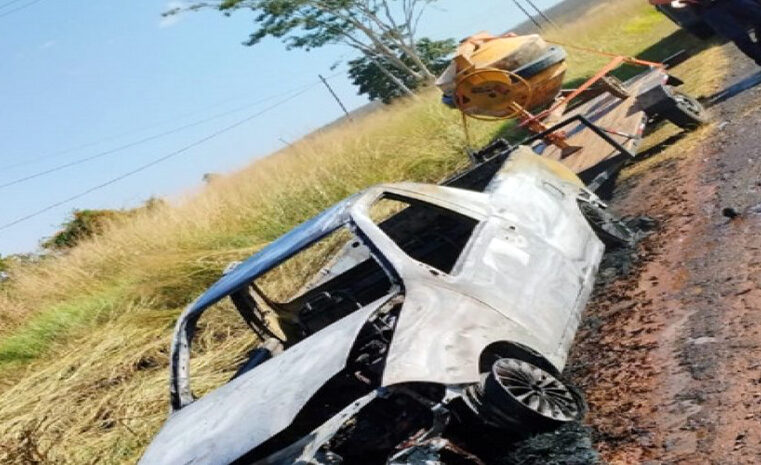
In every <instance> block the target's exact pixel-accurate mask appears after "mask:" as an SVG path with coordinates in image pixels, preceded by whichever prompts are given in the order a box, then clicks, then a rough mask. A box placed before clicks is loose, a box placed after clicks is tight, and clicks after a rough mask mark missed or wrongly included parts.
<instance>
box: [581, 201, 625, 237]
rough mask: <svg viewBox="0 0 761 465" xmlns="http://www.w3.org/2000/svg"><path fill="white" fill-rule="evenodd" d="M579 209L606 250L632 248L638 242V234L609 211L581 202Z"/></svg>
mask: <svg viewBox="0 0 761 465" xmlns="http://www.w3.org/2000/svg"><path fill="white" fill-rule="evenodd" d="M579 208H580V209H581V213H582V214H583V215H584V218H586V219H587V222H588V223H589V225H590V226H591V227H592V230H593V231H594V232H595V234H596V235H597V237H598V238H599V239H600V240H601V241H602V242H603V244H605V247H606V248H616V247H632V246H633V245H634V243H635V242H636V239H637V235H636V233H635V232H634V231H633V230H632V229H631V228H630V227H629V226H628V225H627V224H626V223H625V222H624V221H622V220H620V219H619V218H618V217H616V216H615V215H613V214H612V213H610V212H609V211H608V210H605V209H604V208H602V207H600V206H599V205H595V204H591V203H589V202H585V201H579Z"/></svg>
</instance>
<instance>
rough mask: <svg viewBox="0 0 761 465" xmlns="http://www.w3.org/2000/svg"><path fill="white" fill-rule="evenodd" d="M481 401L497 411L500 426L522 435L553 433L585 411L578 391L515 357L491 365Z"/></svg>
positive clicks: (581, 416) (581, 415)
mask: <svg viewBox="0 0 761 465" xmlns="http://www.w3.org/2000/svg"><path fill="white" fill-rule="evenodd" d="M483 402H484V404H486V405H488V406H489V407H490V409H491V410H492V411H494V410H495V409H496V410H497V411H498V412H499V417H501V419H502V421H501V422H500V423H501V426H503V427H507V428H508V429H511V430H513V432H515V433H517V434H521V435H523V434H526V433H528V434H539V433H545V432H549V431H554V430H556V429H558V428H560V427H561V426H563V425H566V424H568V423H571V422H575V421H579V420H581V419H582V418H584V415H585V414H586V412H587V405H586V402H585V401H584V398H583V396H582V395H581V394H580V393H579V391H578V390H577V389H575V388H572V387H570V386H568V385H567V384H566V383H564V382H563V381H561V380H560V379H558V378H557V377H555V376H553V375H551V374H550V373H548V372H547V371H545V370H542V369H541V368H539V367H537V366H536V365H533V364H531V363H528V362H526V361H523V360H519V359H514V358H502V359H499V360H497V361H496V362H494V365H493V366H492V370H491V372H490V373H489V374H488V375H487V377H486V380H485V381H484V385H483Z"/></svg>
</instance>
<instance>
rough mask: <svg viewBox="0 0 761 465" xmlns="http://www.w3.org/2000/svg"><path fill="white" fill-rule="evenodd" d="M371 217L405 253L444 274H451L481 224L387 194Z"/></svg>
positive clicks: (439, 208) (443, 209) (427, 205)
mask: <svg viewBox="0 0 761 465" xmlns="http://www.w3.org/2000/svg"><path fill="white" fill-rule="evenodd" d="M370 217H371V218H372V219H373V221H374V222H375V223H376V224H377V225H378V226H379V227H380V228H381V230H382V231H383V232H384V233H385V234H386V235H387V236H388V237H389V238H391V239H392V240H393V241H394V242H395V243H396V245H397V246H398V247H399V248H401V249H402V250H403V251H404V253H406V254H407V255H408V256H409V257H411V258H412V259H414V260H417V261H419V262H421V263H424V264H426V265H428V266H430V267H432V268H435V269H437V270H439V271H441V272H443V273H448V274H449V273H451V272H452V270H453V269H454V267H455V265H456V264H457V261H458V259H459V258H460V255H462V252H463V250H464V249H465V246H466V245H467V244H468V241H469V240H470V238H471V236H472V235H473V231H474V230H475V228H476V225H478V221H477V220H475V219H473V218H470V217H468V216H465V215H462V214H460V213H457V212H455V211H452V210H448V209H446V208H442V207H439V206H436V205H433V204H430V203H426V202H422V201H419V200H415V199H409V198H406V197H402V196H398V195H393V194H388V193H387V194H384V195H383V197H381V198H380V199H379V200H378V201H376V202H375V203H374V204H373V205H372V206H371V207H370Z"/></svg>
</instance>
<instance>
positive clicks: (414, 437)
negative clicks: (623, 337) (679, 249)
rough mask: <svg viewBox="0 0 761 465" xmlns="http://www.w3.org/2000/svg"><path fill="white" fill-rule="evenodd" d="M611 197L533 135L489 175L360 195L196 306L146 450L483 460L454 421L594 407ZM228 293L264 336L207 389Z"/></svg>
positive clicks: (553, 420)
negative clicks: (586, 344) (287, 278)
mask: <svg viewBox="0 0 761 465" xmlns="http://www.w3.org/2000/svg"><path fill="white" fill-rule="evenodd" d="M606 214H607V212H605V211H604V210H603V209H602V207H601V204H600V202H599V200H598V199H597V197H596V196H595V195H594V194H592V193H590V192H589V191H588V190H586V189H585V187H584V185H583V183H582V182H581V181H580V180H579V179H578V178H577V177H576V176H575V175H574V174H573V173H572V172H570V171H569V170H568V169H567V168H565V167H564V166H562V165H561V164H559V163H556V162H553V161H549V160H546V159H543V158H542V157H539V156H537V155H535V154H534V153H533V152H532V151H531V150H530V149H528V148H519V149H517V150H515V151H513V152H512V153H511V155H510V156H509V158H508V159H507V161H506V162H505V163H504V165H502V167H501V168H499V170H498V171H497V173H496V174H495V175H494V176H493V178H491V180H490V182H488V185H486V187H485V189H479V191H474V190H467V189H460V188H453V187H446V186H439V185H424V184H413V183H402V184H393V185H381V186H377V187H373V188H370V189H368V190H366V191H363V192H361V193H359V194H356V195H354V196H352V197H350V198H348V199H346V200H344V201H343V202H341V203H339V204H337V205H335V206H334V207H332V208H330V209H328V210H326V211H325V212H323V213H322V214H320V215H318V216H317V217H315V218H313V219H311V220H309V221H307V222H306V223H304V224H302V225H301V226H299V227H297V228H296V229H294V230H292V231H291V232H289V233H287V234H286V235H284V236H282V237H281V238H279V239H278V240H276V241H274V242H272V243H271V244H269V245H268V246H266V247H265V248H264V249H262V250H261V251H260V252H259V253H257V254H256V255H254V256H253V257H251V258H250V259H248V260H247V261H246V262H243V263H240V264H237V265H236V266H234V267H232V268H231V269H229V270H228V271H227V272H226V274H225V275H224V276H223V277H222V278H221V279H220V280H219V281H218V282H217V283H216V284H214V285H213V286H212V287H211V288H210V289H209V290H208V291H207V292H206V293H205V294H203V295H202V296H201V297H199V298H198V299H197V300H196V301H195V302H193V303H192V304H191V305H190V306H189V307H188V308H187V309H186V310H185V311H184V312H183V314H182V315H181V317H180V319H179V320H178V322H177V326H176V332H175V337H174V341H173V346H172V354H171V404H172V413H171V415H170V417H169V419H168V420H167V422H166V424H165V425H164V427H163V429H162V430H161V431H160V432H159V434H158V435H157V437H156V438H155V439H154V441H153V443H152V444H151V445H150V446H149V448H148V450H147V451H146V453H145V455H144V456H143V458H142V460H141V461H140V464H142V465H159V464H161V465H169V464H172V465H191V464H195V465H228V464H277V465H290V464H369V465H372V464H379V465H383V464H393V465H402V464H436V463H442V464H481V463H484V462H482V458H479V456H480V454H479V453H477V452H474V451H472V450H471V449H470V448H468V447H467V446H464V445H463V443H462V441H460V440H459V439H457V438H456V437H454V436H453V434H452V433H451V431H453V430H457V429H458V428H459V429H460V430H462V429H465V430H467V429H469V428H473V430H475V429H477V428H486V429H489V430H490V431H497V432H500V434H505V435H526V434H532V433H539V432H545V431H550V430H553V429H555V428H557V427H559V426H561V425H563V424H566V423H568V422H573V421H577V420H579V419H580V418H582V416H583V415H584V413H585V403H584V401H583V398H582V396H581V395H580V394H579V393H578V392H576V390H575V389H573V388H572V387H570V386H568V385H567V384H566V383H565V382H564V381H563V380H562V378H561V375H560V374H561V372H562V371H563V368H564V366H565V363H566V358H567V355H568V351H569V348H570V346H571V344H572V341H573V339H574V335H575V333H576V330H577V327H578V324H579V321H580V318H581V314H582V311H583V309H584V307H585V305H586V302H587V300H588V297H589V295H590V292H591V290H592V287H593V282H594V278H595V275H596V272H597V268H598V265H599V263H600V260H601V258H602V255H603V252H604V248H605V246H604V244H603V242H602V241H601V240H600V238H599V237H598V235H597V234H596V232H595V228H600V225H601V221H602V220H601V218H602V219H604V218H607V217H606V216H605V215H606ZM608 236H611V235H610V234H608ZM611 237H612V236H611ZM320 244H322V245H320ZM325 244H327V245H325ZM318 245H319V247H321V248H320V249H319V255H320V256H321V257H322V256H327V257H328V258H327V259H325V260H324V261H322V262H320V264H319V266H318V267H316V268H315V269H314V271H315V272H314V273H311V277H310V278H309V279H307V280H306V281H305V282H304V283H303V285H301V286H300V287H299V289H298V292H295V294H292V295H289V296H287V298H276V297H275V296H273V295H272V293H271V292H268V291H267V289H266V282H265V281H266V279H267V275H268V273H270V271H271V270H272V269H274V268H275V267H277V266H279V265H281V264H283V263H284V262H286V261H288V260H291V259H293V258H295V257H298V256H299V255H301V254H305V253H315V252H314V250H313V248H314V247H315V246H318ZM228 297H229V298H230V299H231V300H232V302H233V303H234V304H235V308H236V309H237V310H238V312H239V313H240V315H241V316H242V317H243V319H244V320H245V321H246V322H247V324H248V325H249V326H250V328H251V329H252V330H253V331H254V332H255V333H256V334H257V337H258V338H259V340H260V341H262V343H261V344H260V345H259V347H258V348H257V349H255V350H254V351H253V352H251V355H250V357H249V359H248V361H247V362H246V363H244V364H243V366H241V367H240V369H239V370H238V372H237V373H236V375H235V376H234V377H233V379H231V380H230V381H229V382H227V383H226V384H224V385H223V386H222V387H220V388H218V389H216V390H214V391H212V392H211V393H209V394H207V395H205V396H203V397H201V398H200V399H195V398H194V397H193V395H192V393H191V386H190V372H189V359H190V346H191V342H192V340H193V336H194V333H195V331H196V324H197V322H198V320H199V318H200V316H201V315H202V314H203V313H204V312H205V311H206V310H207V309H208V308H209V307H210V306H212V305H214V304H215V303H217V302H219V301H221V300H222V299H226V298H228Z"/></svg>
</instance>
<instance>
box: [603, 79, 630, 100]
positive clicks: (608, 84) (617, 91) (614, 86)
mask: <svg viewBox="0 0 761 465" xmlns="http://www.w3.org/2000/svg"><path fill="white" fill-rule="evenodd" d="M600 87H601V88H602V90H604V91H605V92H607V93H609V94H611V95H612V96H614V97H616V98H620V99H621V100H625V99H627V98H629V97H630V96H631V92H629V89H627V88H626V85H625V84H624V83H623V82H621V80H620V79H618V78H617V77H615V76H604V77H603V78H601V79H600Z"/></svg>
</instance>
